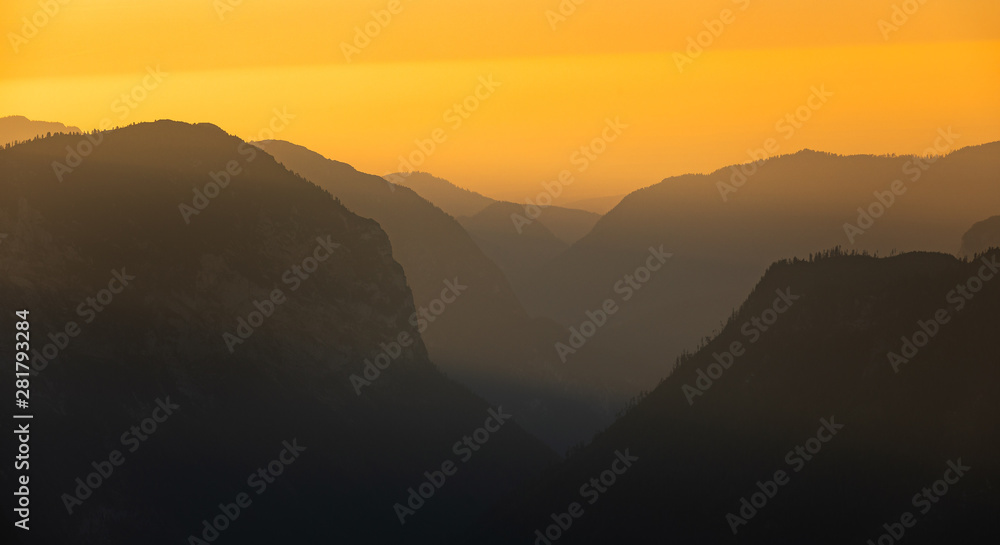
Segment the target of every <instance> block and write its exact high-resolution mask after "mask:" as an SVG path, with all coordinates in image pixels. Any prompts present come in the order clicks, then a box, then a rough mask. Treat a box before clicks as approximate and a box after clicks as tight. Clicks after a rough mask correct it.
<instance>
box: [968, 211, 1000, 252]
mask: <svg viewBox="0 0 1000 545" xmlns="http://www.w3.org/2000/svg"><path fill="white" fill-rule="evenodd" d="M989 248H1000V216H993V217H992V218H989V219H987V220H983V221H980V222H978V223H976V224H975V225H973V226H972V228H971V229H969V230H968V231H966V233H965V234H964V235H962V246H961V248H960V249H959V251H958V254H959V255H961V256H965V257H972V256H974V255H976V254H979V253H982V252H985V251H986V250H987V249H989Z"/></svg>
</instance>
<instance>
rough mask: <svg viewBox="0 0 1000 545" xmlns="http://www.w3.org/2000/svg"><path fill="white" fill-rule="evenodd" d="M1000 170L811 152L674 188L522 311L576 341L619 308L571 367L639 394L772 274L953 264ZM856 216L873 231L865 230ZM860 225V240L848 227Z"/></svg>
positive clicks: (985, 148) (587, 241)
mask: <svg viewBox="0 0 1000 545" xmlns="http://www.w3.org/2000/svg"><path fill="white" fill-rule="evenodd" d="M942 138H943V137H942ZM942 142H943V140H942ZM998 170H1000V143H992V144H986V145H981V146H973V147H967V148H962V149H959V150H957V151H954V152H951V153H949V154H947V155H945V156H942V157H931V158H928V157H915V156H872V155H857V156H837V155H833V154H829V153H821V152H815V151H809V150H806V151H802V152H799V153H795V154H791V155H784V156H780V157H776V158H772V159H768V160H766V161H762V162H759V163H751V164H747V165H737V166H733V167H727V168H723V169H719V170H718V171H716V172H713V173H711V174H706V175H703V174H691V175H685V176H677V177H672V178H668V179H666V180H664V181H662V182H661V183H659V184H656V185H653V186H650V187H647V188H644V189H641V190H639V191H636V192H634V193H632V194H630V195H628V196H627V197H625V199H624V200H622V202H621V203H620V204H619V205H618V206H617V207H615V208H614V209H613V210H612V211H611V212H609V213H608V214H606V215H605V216H604V217H602V218H601V220H600V221H598V223H597V224H596V225H595V226H594V228H593V230H592V231H591V232H590V233H589V234H588V235H587V236H585V237H584V238H583V239H581V240H580V241H578V242H577V243H576V244H574V245H573V246H572V247H571V248H570V249H568V250H567V251H566V252H564V253H563V254H561V255H560V256H558V257H557V258H556V259H554V260H552V261H551V262H550V263H548V264H546V265H545V266H543V267H539V268H538V269H536V271H537V272H536V274H535V275H533V276H532V278H533V280H534V282H533V283H531V284H529V285H528V286H526V287H525V288H524V289H522V293H521V294H520V296H521V300H522V301H523V302H524V304H525V307H526V308H527V310H528V311H529V312H530V313H532V314H533V315H541V316H549V317H551V318H553V319H555V320H556V321H558V322H560V323H561V324H563V325H564V327H566V328H567V332H566V333H564V337H565V338H567V339H568V338H569V337H570V332H569V329H570V328H572V327H576V328H579V327H581V324H584V323H585V322H586V321H587V320H588V318H587V314H586V313H587V312H594V311H595V309H598V308H599V307H600V305H601V304H602V301H604V300H606V299H608V298H611V299H613V300H615V301H616V302H618V303H619V304H620V306H621V311H620V312H618V313H617V314H615V315H614V316H613V317H612V318H611V319H609V320H608V321H607V323H606V324H605V325H603V326H601V327H600V329H599V330H598V331H597V332H596V333H595V334H594V335H593V336H592V337H591V338H590V339H589V340H587V343H586V345H585V346H583V347H582V348H580V349H579V350H578V351H577V353H576V354H574V355H573V358H574V360H573V361H574V363H573V365H574V366H576V367H578V368H582V369H581V371H583V370H584V369H585V370H586V372H590V373H592V374H593V376H594V377H595V380H599V377H601V376H604V377H606V378H614V379H619V380H620V379H622V378H628V379H632V380H633V382H634V388H635V389H634V390H633V392H632V393H633V394H634V393H636V392H638V391H640V390H645V389H648V388H649V387H651V386H652V385H654V384H655V383H656V381H657V380H659V378H661V377H662V376H664V375H666V374H667V373H669V371H670V362H671V361H672V359H673V357H674V356H675V355H677V354H679V353H681V352H682V351H684V350H690V349H692V348H694V347H695V346H697V345H698V343H699V342H700V341H701V340H703V339H704V338H706V337H709V336H711V335H713V334H715V333H717V332H718V330H719V328H720V327H721V325H722V323H723V321H724V320H725V319H726V318H727V317H728V316H729V314H730V313H731V311H732V309H733V308H735V307H736V306H737V305H738V304H739V302H740V301H741V300H742V298H743V297H744V295H745V294H746V293H747V292H748V291H749V290H750V289H751V288H752V287H753V285H754V284H755V283H756V282H757V281H758V280H759V278H760V276H761V274H762V273H763V272H764V270H765V269H766V267H767V266H768V265H769V264H770V263H772V262H774V261H776V260H779V259H786V258H791V257H796V256H799V257H807V256H808V255H810V254H811V253H814V252H818V251H821V250H823V249H825V248H830V247H834V246H837V245H841V246H843V247H845V248H848V249H851V250H867V251H870V252H878V253H880V254H881V255H888V254H890V253H893V252H903V251H914V250H933V251H939V252H947V253H952V252H954V250H955V242H956V241H957V240H959V238H960V236H961V235H962V233H964V232H965V231H966V230H967V229H968V226H969V225H971V224H972V223H973V222H975V221H978V220H980V219H982V218H984V217H989V216H990V215H991V213H992V214H995V203H996V202H998V200H1000V186H998V185H997V184H996V181H995V179H994V177H993V175H992V174H991V173H993V172H997V171H998ZM745 172H749V174H745ZM736 182H741V183H740V184H738V187H737V185H734V184H736ZM723 184H725V185H723ZM894 184H895V185H894ZM726 187H729V188H732V189H736V190H735V192H733V191H729V190H726V189H725V188H726ZM893 187H895V188H896V190H897V191H898V192H899V194H898V195H897V194H895V193H893V189H892V188H893ZM720 188H722V189H720ZM887 192H889V195H886V193H887ZM879 199H881V200H879ZM882 201H885V202H886V204H882ZM880 207H881V211H880ZM859 208H861V209H862V210H863V212H864V214H869V210H870V211H871V215H873V216H877V217H870V216H869V217H867V219H866V218H865V217H862V218H861V219H860V222H859V216H861V215H862V213H861V212H859V210H858V209H859ZM859 223H860V224H861V225H862V226H864V228H865V230H864V232H863V233H862V234H858V233H856V232H855V231H854V230H852V229H848V228H847V227H845V225H846V224H852V225H855V227H856V226H857V225H858V224H859ZM848 232H849V233H850V234H851V235H853V237H854V238H853V244H852V243H851V239H849V238H848ZM661 247H662V251H663V252H666V253H671V254H673V255H672V257H671V258H670V259H669V260H668V261H667V263H666V264H665V266H664V268H663V269H662V270H659V271H657V272H655V273H653V274H651V275H648V276H647V275H646V274H645V273H643V272H642V271H639V275H640V277H642V278H645V280H646V281H645V282H638V281H635V280H634V279H633V280H631V281H629V282H632V284H633V285H635V286H636V287H635V288H633V290H634V296H633V297H630V298H629V300H628V301H624V300H623V299H624V297H625V295H627V294H630V293H631V292H632V291H633V290H626V289H618V288H624V285H623V284H621V282H623V281H628V280H627V278H628V277H631V276H635V275H636V271H637V270H639V269H640V268H641V267H643V266H644V264H645V263H646V260H647V259H648V257H649V255H650V252H651V249H654V248H655V249H660V248H661ZM616 286H618V288H616ZM623 294H625V295H623ZM611 361H614V362H616V363H615V364H614V365H610V364H608V363H607V362H611Z"/></svg>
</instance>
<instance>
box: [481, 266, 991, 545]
mask: <svg viewBox="0 0 1000 545" xmlns="http://www.w3.org/2000/svg"><path fill="white" fill-rule="evenodd" d="M997 308H1000V252H993V253H992V254H989V255H987V256H986V257H985V258H982V259H977V260H975V261H973V262H971V263H967V262H964V261H961V260H958V259H956V258H954V257H952V256H948V255H944V254H932V253H912V254H904V255H900V256H895V257H891V258H881V259H878V258H873V257H867V256H860V255H838V254H837V253H836V252H834V253H833V255H824V256H822V257H820V258H818V259H814V260H812V261H784V262H779V263H777V264H774V265H773V266H772V267H770V268H769V270H768V271H767V273H766V274H765V275H764V277H763V279H762V280H761V281H760V282H759V283H758V285H757V286H756V288H755V289H754V290H753V291H752V293H751V294H750V296H749V297H748V298H747V299H746V301H745V303H744V304H743V305H742V306H741V307H740V308H739V310H738V311H737V312H736V313H735V314H734V315H733V316H732V318H731V319H730V320H729V322H728V323H727V324H726V326H725V327H724V328H723V330H722V331H721V333H720V334H719V335H718V336H716V337H715V338H714V339H712V340H711V341H709V342H708V343H707V345H706V346H704V347H703V348H702V349H701V350H699V351H698V352H697V353H695V354H693V355H689V356H686V357H683V358H681V359H680V361H679V362H678V364H677V366H676V369H675V371H674V372H673V373H672V374H671V375H670V376H669V377H668V378H667V379H665V380H664V381H662V382H661V384H660V385H659V386H658V387H657V388H656V389H655V390H654V391H653V392H652V393H650V394H649V395H648V396H647V397H646V398H645V399H643V400H642V401H641V402H639V403H638V405H636V406H635V407H634V408H633V409H632V410H631V411H629V412H628V414H626V415H625V416H624V417H623V418H621V419H620V420H618V421H617V422H615V424H614V425H613V426H611V427H610V428H609V429H608V430H607V431H605V432H604V433H602V434H600V435H598V436H597V437H596V438H595V440H594V441H593V443H592V444H590V445H588V446H587V447H586V448H584V449H583V450H582V451H581V452H579V453H578V454H576V455H574V456H571V457H570V458H568V459H567V460H566V462H565V463H564V464H563V465H562V466H560V467H558V468H557V469H555V470H553V471H551V472H549V473H548V474H547V476H546V478H544V479H542V480H540V481H539V482H536V483H533V484H532V485H531V486H530V487H527V488H525V489H524V490H523V491H522V494H520V495H516V496H515V497H516V498H517V499H516V500H513V501H509V502H507V503H506V504H505V505H504V506H502V507H501V508H500V509H498V510H497V511H496V514H495V515H494V518H492V519H490V520H489V521H487V522H484V523H483V524H481V525H480V526H478V527H477V528H478V533H476V534H474V535H472V536H470V537H467V538H466V539H465V541H463V542H466V543H498V544H499V543H531V542H532V541H533V540H536V539H539V537H538V535H537V534H535V532H536V531H542V532H546V533H548V535H549V537H548V538H545V537H542V538H541V539H542V540H541V541H537V543H542V544H544V543H546V542H552V543H574V544H576V543H584V544H590V543H594V544H598V543H668V542H676V543H733V542H738V543H761V544H764V543H769V544H770V543H780V544H784V543H788V544H793V543H865V542H866V541H867V540H871V541H872V542H876V541H879V540H880V536H881V535H882V534H885V533H887V532H888V530H887V527H884V526H883V525H889V526H891V527H893V528H894V530H893V531H894V532H896V533H897V538H898V536H899V535H903V534H905V539H906V541H907V542H913V543H943V542H947V541H949V540H950V539H952V536H956V535H961V536H963V538H965V539H973V540H975V539H976V538H986V536H989V535H993V533H994V531H995V530H994V528H993V525H994V523H993V517H992V516H991V513H995V512H996V511H997V509H998V507H1000V499H998V498H997V495H996V485H995V483H996V480H997V478H998V477H1000V432H998V431H997V430H998V429H1000V427H998V424H1000V401H998V398H997V396H996V395H995V393H996V391H997V388H998V387H1000V366H998V364H997V363H998V361H1000V339H998V337H997V335H996V331H997V330H998V329H1000V314H998V313H997ZM620 455H625V457H626V458H627V459H628V460H629V461H628V462H626V461H620V460H621V456H620ZM633 458H636V459H633ZM779 472H781V473H780V474H779ZM591 479H600V480H599V481H592V480H591ZM946 481H947V482H946ZM595 482H596V483H597V484H596V485H595V484H593V483H595ZM935 487H936V488H935ZM927 490H930V491H929V492H926V491H927ZM591 500H593V501H591ZM744 502H746V504H744ZM750 502H752V504H751V503H750ZM573 503H578V504H579V507H580V508H581V509H582V515H580V516H575V515H574V516H571V517H570V518H569V519H567V518H566V517H565V516H562V514H564V513H567V512H570V510H571V509H573V508H572V504H573ZM575 511H579V510H575ZM907 512H908V513H910V515H911V517H913V518H910V519H906V520H907V521H908V524H909V523H912V522H913V520H916V525H915V526H913V525H912V524H911V525H909V526H907V527H900V520H901V517H903V515H904V513H907ZM552 514H555V518H553V516H552ZM556 520H561V521H562V523H561V525H562V526H563V527H568V529H565V530H563V529H561V528H559V527H556V528H554V529H551V530H547V528H549V527H550V526H551V525H553V524H556V523H557V522H556ZM900 531H902V533H900ZM560 534H561V536H560V537H559V539H558V540H556V539H551V536H555V535H560ZM734 534H735V536H734ZM911 540H912V541H911ZM881 541H883V542H888V538H882V539H881Z"/></svg>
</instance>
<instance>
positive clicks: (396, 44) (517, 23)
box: [0, 0, 1000, 204]
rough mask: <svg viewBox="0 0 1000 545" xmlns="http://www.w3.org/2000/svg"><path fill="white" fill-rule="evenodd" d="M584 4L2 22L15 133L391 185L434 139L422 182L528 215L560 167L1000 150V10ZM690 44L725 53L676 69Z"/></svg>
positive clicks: (578, 189) (165, 7) (349, 4)
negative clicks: (308, 155) (185, 144)
mask: <svg viewBox="0 0 1000 545" xmlns="http://www.w3.org/2000/svg"><path fill="white" fill-rule="evenodd" d="M576 2H579V5H576V3H575V2H574V1H573V0H562V1H561V0H541V1H528V0H478V1H477V0H401V1H398V2H397V1H393V2H390V1H388V0H375V1H367V0H358V1H325V2H320V1H305V0H282V1H278V0H242V1H240V0H169V1H168V0H141V1H136V0H42V4H45V5H48V6H49V10H50V11H52V12H53V13H54V14H53V15H48V14H46V13H45V12H44V11H42V9H41V8H40V7H39V2H38V0H4V1H3V2H2V4H0V21H2V22H3V23H2V25H3V27H2V30H3V32H4V34H5V41H6V43H5V44H4V46H3V47H2V48H0V51H2V52H0V77H2V80H0V116H2V115H12V114H16V115H25V116H28V117H29V118H32V119H39V120H46V121H61V122H63V123H67V124H70V125H76V126H79V127H81V128H85V129H90V128H95V127H98V126H100V124H101V121H102V120H104V119H110V122H111V123H112V124H113V125H119V124H122V125H124V124H127V123H131V122H133V121H148V120H154V119H161V118H170V119H177V120H183V121H190V122H211V123H214V124H217V125H219V126H220V127H222V128H223V129H225V130H226V131H228V132H230V133H233V134H236V135H237V136H240V137H243V138H245V139H255V138H258V137H261V136H263V137H269V136H270V135H269V134H267V133H266V132H265V133H263V134H262V133H261V130H262V129H265V128H266V127H268V125H269V124H270V123H271V121H272V118H273V117H274V116H275V113H274V110H275V109H277V110H278V111H286V112H287V113H288V114H290V115H289V116H286V117H290V116H294V119H290V120H288V122H287V127H285V128H284V129H283V130H281V131H279V132H278V133H277V134H276V135H275V137H276V138H280V139H285V140H290V141H293V142H296V143H299V144H302V145H305V146H307V147H310V148H312V149H314V150H316V151H318V152H320V153H322V154H324V155H326V156H328V157H331V158H334V159H337V160H341V161H345V162H347V163H350V164H352V165H354V166H355V167H357V168H358V169H360V170H363V171H367V172H371V173H374V174H386V173H388V172H392V171H395V170H398V169H399V165H400V160H399V157H400V156H411V155H413V156H414V157H415V158H417V159H419V158H420V155H421V154H422V153H423V152H420V151H419V147H418V145H417V144H415V143H414V140H421V141H424V140H427V139H432V138H433V137H434V136H437V138H438V140H439V142H436V143H434V150H433V151H432V152H431V153H429V154H428V156H427V157H426V159H425V160H424V161H423V162H422V163H420V164H419V165H416V164H415V165H414V166H415V167H416V168H418V169H419V170H426V171H430V172H432V173H434V174H436V175H438V176H442V177H445V178H448V179H450V180H452V181H453V182H455V183H457V184H459V185H462V186H465V187H469V188H471V189H474V190H478V191H480V192H483V193H486V194H488V195H490V196H494V197H500V198H506V199H510V200H515V201H522V202H523V201H524V200H525V198H527V197H530V196H534V195H536V194H537V193H538V192H539V191H541V190H542V187H541V184H542V182H545V181H548V180H554V179H556V177H557V176H558V174H559V172H560V171H561V170H563V169H570V170H572V171H573V172H574V175H575V180H576V181H575V183H574V184H573V185H572V186H570V187H569V188H567V190H566V192H565V194H564V195H562V196H560V197H559V198H560V199H565V200H566V201H567V202H568V201H570V200H574V199H581V198H587V197H593V196H602V195H612V194H619V193H625V192H628V191H631V190H633V189H636V188H638V187H642V186H646V185H650V184H652V183H656V182H658V181H659V180H661V179H662V178H664V177H666V176H670V175H675V174H682V173H686V172H705V171H710V170H714V169H715V168H718V167H720V166H723V165H726V164H729V163H735V162H743V161H746V160H748V159H749V156H748V154H747V150H748V149H749V148H762V147H763V146H764V145H765V142H766V140H767V139H769V138H773V139H774V140H775V141H776V142H775V144H774V145H772V146H771V151H770V152H769V153H790V152H794V151H797V150H799V149H802V148H812V149H820V150H824V151H832V152H837V153H915V152H920V151H922V150H924V149H925V148H926V147H927V146H929V145H930V144H931V143H932V142H933V140H934V138H935V133H936V130H937V129H938V128H939V127H948V126H952V127H953V129H954V131H955V132H957V133H959V134H961V141H960V144H961V145H972V144H979V143H983V142H988V141H994V140H1000V2H997V1H996V0H927V1H926V2H925V3H924V4H923V5H920V4H919V2H917V1H916V0H908V1H906V2H902V1H900V0H838V1H836V2H832V1H809V0H768V1H763V0H738V1H737V0H707V1H700V2H694V1H681V0H655V1H641V2H640V1H632V2H629V1H611V0H583V1H581V0H576ZM53 6H58V8H55V7H53ZM560 6H562V9H563V10H564V12H565V13H566V14H565V15H558V16H557V15H556V14H559V10H560ZM569 6H572V7H573V8H575V11H573V12H572V13H571V12H570V9H569ZM894 6H899V11H897V13H896V15H895V20H894V19H893V16H894V15H893V14H894ZM913 6H919V8H918V9H916V11H915V12H913V13H911V14H906V13H905V12H904V11H903V8H904V7H905V8H907V10H909V11H913V9H912V7H913ZM229 8H231V9H229ZM389 8H392V9H393V10H394V11H396V13H395V14H392V13H390V12H389V11H388V9H389ZM723 10H729V12H728V13H725V14H724V11H723ZM373 11H374V12H376V14H375V15H373V13H372V12H373ZM723 15H725V17H724V19H725V21H723V20H721V19H722V18H723V17H722V16H723ZM25 17H26V18H27V19H28V20H32V19H35V21H37V22H39V23H41V24H40V25H39V27H38V28H37V29H35V28H32V27H31V26H27V27H26V26H25V24H24V21H22V18H25ZM377 19H381V21H382V22H381V23H380V22H378V21H377ZM717 20H718V21H717ZM880 20H883V21H885V24H882V25H880V23H879V21H880ZM706 21H708V24H707V26H708V27H710V29H708V30H707V29H706ZM366 25H367V28H368V29H369V31H370V33H371V34H377V35H375V36H374V37H372V38H368V37H367V36H365V39H367V40H369V42H368V43H366V42H365V41H364V40H358V41H356V36H357V32H358V31H357V30H356V27H359V28H365V27H366ZM889 25H891V26H889ZM713 30H714V34H712V33H711V31H713ZM33 31H34V32H33ZM702 31H704V32H702ZM699 33H701V35H700V36H699ZM716 34H717V35H716ZM689 38H690V39H692V40H698V39H699V38H700V39H701V41H702V43H703V44H707V45H705V46H698V47H701V48H702V49H703V51H702V52H701V53H700V54H698V55H697V56H694V55H692V56H691V57H689V58H688V59H683V60H681V61H680V62H682V66H681V68H679V67H678V62H679V57H678V56H677V54H686V53H687V50H688V47H689V43H690V42H689ZM344 44H348V45H349V46H350V47H353V48H354V49H347V50H346V52H345V46H344ZM691 52H692V53H697V51H696V50H694V49H692V50H691ZM348 56H350V60H348V58H347V57H348ZM688 60H690V62H687V61H688ZM157 67H159V70H160V72H162V73H164V74H165V75H161V76H160V80H157V79H156V78H153V77H152V76H149V77H147V75H148V74H149V72H148V70H154V71H155V69H156V68H157ZM491 77H492V81H494V82H496V83H499V86H495V87H493V88H492V89H491V90H487V88H486V87H485V86H483V84H482V83H481V81H483V80H486V81H489V79H490V78H491ZM481 78H482V79H481ZM144 84H145V85H146V87H145V88H143V87H142V86H143V85H144ZM136 86H139V87H138V88H137V87H136ZM477 91H478V93H479V95H480V96H479V98H471V97H474V96H475V94H476V92H477ZM816 91H820V93H819V94H817V96H816V97H813V98H811V96H812V95H814V94H815V93H816ZM123 93H124V94H126V95H131V98H127V99H125V100H123V98H122V94H123ZM463 102H464V103H465V104H466V105H467V106H468V109H466V106H462V111H461V112H459V111H455V110H453V108H454V106H455V105H456V104H462V103H463ZM796 112H798V114H799V115H800V116H801V117H802V118H803V119H805V118H808V119H807V120H804V121H799V120H795V121H794V124H793V121H787V120H786V121H784V122H782V123H781V124H778V121H779V120H781V119H783V118H784V117H785V116H786V115H787V114H792V115H793V116H794V115H795V113H796ZM609 119H610V120H612V121H613V120H616V119H617V120H619V123H620V124H619V125H617V127H618V128H617V129H615V130H605V128H606V127H607V126H608V120H609ZM622 124H623V125H627V127H622V126H621V125H622ZM275 126H276V127H278V126H279V125H278V124H275ZM602 135H604V136H608V137H614V140H613V141H610V142H607V143H605V142H604V141H598V142H596V143H595V144H594V149H593V150H592V151H590V152H589V153H590V154H591V157H590V158H589V159H586V160H584V159H585V157H586V156H584V155H581V154H577V155H574V153H578V150H579V148H580V146H584V145H589V144H590V143H591V142H592V141H593V140H594V139H595V138H599V139H600V138H602ZM423 147H424V148H425V149H430V144H429V143H425V144H423ZM599 151H603V153H598V152H599ZM556 204H558V201H557V202H556Z"/></svg>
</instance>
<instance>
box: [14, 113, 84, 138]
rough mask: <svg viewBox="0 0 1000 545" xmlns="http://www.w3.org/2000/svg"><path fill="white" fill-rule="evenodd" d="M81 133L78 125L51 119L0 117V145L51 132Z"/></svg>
mask: <svg viewBox="0 0 1000 545" xmlns="http://www.w3.org/2000/svg"><path fill="white" fill-rule="evenodd" d="M60 132H61V133H79V132H81V131H80V129H79V128H77V127H70V126H67V125H63V124H62V123H54V122H50V121H32V120H30V119H28V118H27V117H24V116H20V115H11V116H7V117H0V146H3V145H5V144H9V143H11V142H23V141H25V140H31V139H32V138H34V137H36V136H45V135H46V134H49V133H53V134H54V133H60Z"/></svg>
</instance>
